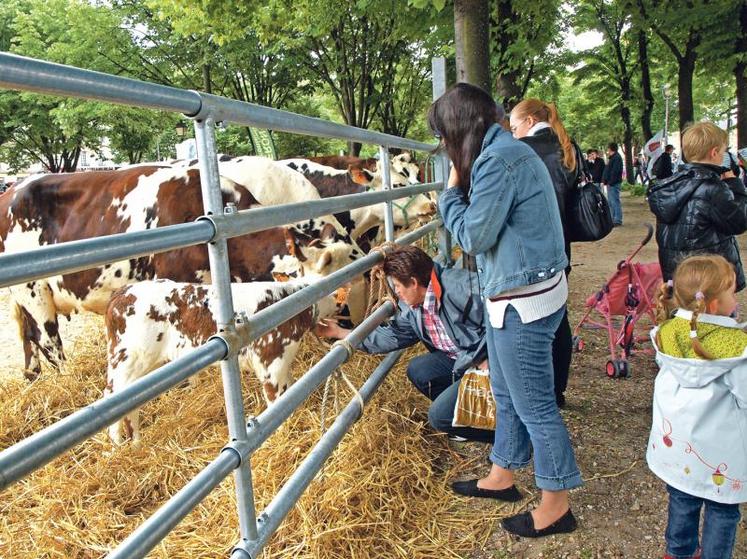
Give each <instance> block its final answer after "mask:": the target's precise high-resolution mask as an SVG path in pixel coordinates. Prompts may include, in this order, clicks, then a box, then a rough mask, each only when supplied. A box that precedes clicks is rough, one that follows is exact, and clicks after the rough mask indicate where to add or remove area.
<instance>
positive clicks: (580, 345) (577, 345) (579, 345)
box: [573, 336, 586, 353]
mask: <svg viewBox="0 0 747 559" xmlns="http://www.w3.org/2000/svg"><path fill="white" fill-rule="evenodd" d="M585 346H586V343H585V342H584V340H582V339H581V336H573V353H578V352H580V351H583V350H584V347H585Z"/></svg>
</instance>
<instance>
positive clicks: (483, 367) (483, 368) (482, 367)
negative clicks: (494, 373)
mask: <svg viewBox="0 0 747 559" xmlns="http://www.w3.org/2000/svg"><path fill="white" fill-rule="evenodd" d="M477 368H478V369H482V370H483V371H487V370H488V360H487V359H486V360H485V361H483V362H482V363H480V364H479V365H478V366H477Z"/></svg>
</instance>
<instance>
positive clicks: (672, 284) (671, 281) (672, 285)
mask: <svg viewBox="0 0 747 559" xmlns="http://www.w3.org/2000/svg"><path fill="white" fill-rule="evenodd" d="M667 287H669V288H670V289H671V288H672V287H674V280H667Z"/></svg>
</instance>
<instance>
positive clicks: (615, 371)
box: [605, 359, 630, 378]
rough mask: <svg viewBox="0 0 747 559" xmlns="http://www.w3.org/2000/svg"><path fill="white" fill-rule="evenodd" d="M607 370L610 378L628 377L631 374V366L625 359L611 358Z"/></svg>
mask: <svg viewBox="0 0 747 559" xmlns="http://www.w3.org/2000/svg"><path fill="white" fill-rule="evenodd" d="M605 370H606V372H607V376H608V377H609V378H627V377H628V375H629V374H630V368H629V367H628V362H627V361H626V360H625V359H611V360H610V361H607V367H606V369H605Z"/></svg>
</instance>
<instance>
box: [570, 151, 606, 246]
mask: <svg viewBox="0 0 747 559" xmlns="http://www.w3.org/2000/svg"><path fill="white" fill-rule="evenodd" d="M573 149H574V151H575V152H576V168H577V171H578V174H577V178H576V184H575V185H574V186H573V188H572V189H571V190H570V192H569V193H568V207H567V208H566V219H567V221H568V235H569V236H570V239H568V240H569V241H571V242H589V241H598V240H600V239H603V238H605V237H606V236H607V235H608V234H609V232H610V231H612V213H611V212H610V207H609V204H608V203H607V198H605V196H604V194H603V193H602V189H601V187H600V186H599V185H598V184H596V183H593V182H592V181H591V177H590V175H589V172H588V170H587V169H586V162H585V161H584V160H583V158H582V157H581V152H580V150H579V149H578V146H577V145H576V143H575V142H574V143H573Z"/></svg>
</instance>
